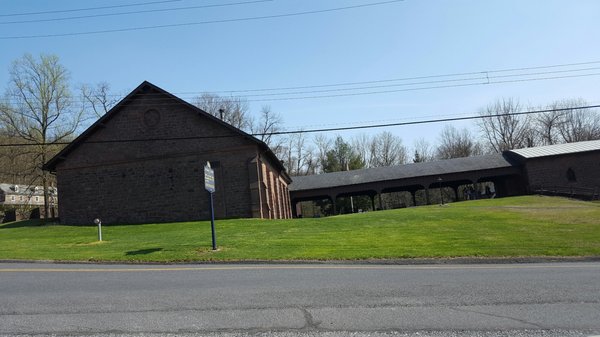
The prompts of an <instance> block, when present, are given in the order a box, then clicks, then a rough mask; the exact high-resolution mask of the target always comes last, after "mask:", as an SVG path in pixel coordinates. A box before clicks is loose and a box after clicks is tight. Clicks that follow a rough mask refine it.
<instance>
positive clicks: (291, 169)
mask: <svg viewBox="0 0 600 337" xmlns="http://www.w3.org/2000/svg"><path fill="white" fill-rule="evenodd" d="M285 140H286V142H285V145H284V146H282V148H283V151H282V155H281V158H284V165H285V168H286V171H287V172H288V173H289V174H290V175H292V176H301V175H309V174H315V173H316V170H317V161H318V160H317V158H316V156H315V150H314V148H313V147H309V146H307V144H306V136H305V135H304V134H303V133H297V134H292V135H290V136H288V137H286V139H285Z"/></svg>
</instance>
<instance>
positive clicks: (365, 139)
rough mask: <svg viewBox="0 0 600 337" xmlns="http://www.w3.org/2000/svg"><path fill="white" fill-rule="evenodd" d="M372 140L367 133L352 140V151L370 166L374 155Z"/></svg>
mask: <svg viewBox="0 0 600 337" xmlns="http://www.w3.org/2000/svg"><path fill="white" fill-rule="evenodd" d="M372 141H373V140H372V138H371V137H369V136H368V135H367V134H365V133H361V134H358V135H356V136H354V137H352V139H351V140H350V144H351V145H352V149H353V150H354V151H355V152H356V153H357V154H358V155H359V156H360V157H361V158H362V160H363V161H364V162H365V163H366V164H367V166H369V163H370V162H371V157H372V155H373V153H372V152H371V142H372Z"/></svg>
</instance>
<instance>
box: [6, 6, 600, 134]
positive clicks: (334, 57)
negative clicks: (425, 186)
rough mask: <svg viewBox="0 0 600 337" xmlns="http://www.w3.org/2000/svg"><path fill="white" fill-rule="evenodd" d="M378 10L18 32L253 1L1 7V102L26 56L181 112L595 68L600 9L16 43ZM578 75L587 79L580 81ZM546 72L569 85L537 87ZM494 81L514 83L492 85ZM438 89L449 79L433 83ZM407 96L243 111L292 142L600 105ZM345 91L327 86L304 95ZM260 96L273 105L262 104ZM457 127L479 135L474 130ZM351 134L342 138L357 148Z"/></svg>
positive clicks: (279, 9)
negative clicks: (354, 128)
mask: <svg viewBox="0 0 600 337" xmlns="http://www.w3.org/2000/svg"><path fill="white" fill-rule="evenodd" d="M154 1H156V0H154ZM382 1H383V0H322V1H316V0H303V1H300V0H273V1H262V2H252V3H246V4H238V5H231V6H223V7H213V8H201V9H187V10H177V11H166V12H154V13H139V14H134V15H119V16H107V17H95V18H84V19H77V20H65V21H51V22H36V23H27V24H6V23H5V22H8V21H18V20H36V19H37V20H39V19H51V18H62V17H69V16H82V15H91V14H104V13H106V14H108V13H116V12H129V11H144V10H152V9H168V8H179V7H191V6H202V5H212V4H221V5H223V4H231V3H236V2H249V0H246V1H244V0H212V1H209V0H180V1H171V2H164V3H155V4H153V5H144V6H132V7H122V8H112V9H104V10H95V11H81V12H68V13H54V14H44V15H27V16H7V15H9V14H16V13H26V12H41V11H51V10H67V9H79V8H89V7H100V6H112V5H124V4H139V3H147V2H151V1H148V0H127V1H112V0H104V1H85V2H82V1H70V0H57V1H42V0H22V1H12V0H11V1H9V0H0V91H2V92H3V91H4V88H5V87H6V83H7V82H8V68H9V66H10V64H11V61H12V60H14V59H16V58H19V57H20V56H22V55H23V54H24V53H32V54H34V55H35V54H39V53H49V54H56V55H58V56H59V57H60V59H61V62H62V64H63V65H64V66H65V67H67V68H68V69H69V70H70V72H71V77H72V81H73V83H74V84H78V83H96V82H100V81H106V82H108V83H110V85H111V87H112V89H113V91H115V92H124V93H126V92H128V91H130V90H131V89H133V88H135V87H136V86H137V85H139V83H141V82H142V81H144V80H148V81H150V82H152V83H154V84H156V85H158V86H160V87H162V88H163V89H165V90H167V91H169V92H172V93H174V94H176V95H177V96H180V97H182V98H184V99H189V98H191V97H192V96H194V93H200V92H204V91H227V90H242V89H260V88H282V87H296V86H318V85H327V84H339V83H348V82H373V81H382V80H388V79H398V78H410V77H421V76H429V75H441V74H454V73H468V72H484V71H494V70H501V69H509V68H525V67H539V66H548V65H558V64H573V63H581V62H594V61H600V44H599V43H598V37H599V36H600V23H599V22H600V20H599V19H600V1H594V0H590V1H584V0H581V1H566V0H565V1H558V0H554V1H552V0H543V1H535V0H530V1H521V0H498V1H495V0H488V1H475V0H473V1H466V0H454V1H448V0H444V1H442V0H405V1H400V2H393V3H387V4H379V5H373V6H366V7H359V8H354V9H346V10H338V11H329V12H323V13H315V14H307V15H297V16H287V17H280V18H272V19H260V20H248V21H234V22H222V23H213V24H201V25H189V26H180V27H169V28H160V29H148V30H136V31H124V32H119V33H102V34H90V35H77V36H59V37H48V38H27V39H21V38H7V37H22V36H31V35H46V34H65V33H79V32H88V31H99V30H112V29H121V28H134V27H144V26H157V25H171V24H182V23H197V22H203V21H214V20H230V19H238V18H250V17H259V16H260V17H262V16H270V15H280V14H289V13H300V12H306V11H318V10H324V9H333V8H340V7H349V6H356V5H364V4H374V3H378V2H382ZM3 23H4V24H3ZM593 68H596V69H593ZM576 69H579V70H578V71H574V70H576ZM583 69H586V70H583ZM549 71H565V72H563V73H552V74H539V73H542V72H549ZM522 73H535V74H534V75H528V76H525V77H522V76H521V75H519V74H522ZM596 73H598V74H600V63H595V64H593V63H592V64H587V65H581V66H570V67H563V68H546V69H539V70H530V71H524V72H521V73H517V75H519V76H515V77H507V78H502V79H498V80H505V79H539V78H544V77H554V76H561V75H575V74H587V75H590V74H596ZM490 74H491V75H492V76H494V75H507V74H513V75H514V74H515V73H514V72H513V73H487V74H485V75H487V76H490ZM485 75H477V76H485ZM451 78H452V79H456V78H457V77H451ZM461 78H462V77H461ZM441 79H448V78H433V79H430V80H441ZM418 81H427V80H418ZM408 82H411V83H412V82H415V80H413V81H408ZM480 82H481V83H484V82H486V80H485V79H478V80H473V81H470V82H445V83H443V84H442V85H447V84H452V83H472V84H475V83H480ZM492 82H493V81H492ZM402 83H407V81H405V82H402V81H396V82H389V81H388V82H378V83H369V84H364V85H360V86H368V87H373V86H381V87H380V88H368V89H361V90H355V91H332V92H322V91H321V92H317V93H307V94H301V95H297V96H315V95H316V96H323V95H330V94H341V93H364V92H373V91H391V90H396V91H395V92H388V93H378V94H367V95H362V94H360V95H353V96H339V97H329V98H318V99H297V100H279V101H269V100H268V99H271V98H274V97H288V98H289V97H296V96H295V95H280V96H266V97H265V96H262V97H259V96H252V97H249V98H248V99H249V100H250V101H251V109H252V111H254V112H256V113H258V111H259V110H260V108H261V106H262V105H265V104H268V105H270V106H271V108H272V110H273V111H277V112H279V113H280V114H281V115H282V117H283V119H284V122H285V126H286V128H288V129H298V128H307V127H313V126H333V125H336V126H349V125H357V124H367V123H371V122H374V121H377V122H394V121H401V120H416V119H419V118H424V117H435V116H447V115H457V114H465V113H467V114H471V113H475V112H477V111H478V110H479V109H480V108H482V107H484V106H485V105H487V104H489V103H491V102H493V101H494V100H496V99H499V98H504V97H513V98H518V99H519V100H520V101H521V103H522V104H524V105H536V106H537V105H544V104H547V103H550V102H552V101H554V100H559V99H566V98H583V99H585V100H587V101H588V102H589V103H596V104H597V103H600V98H599V97H598V90H599V88H600V86H599V83H600V75H593V76H585V77H571V78H564V79H554V80H536V81H524V82H514V83H503V84H481V85H470V86H462V87H452V88H437V89H426V90H410V91H398V90H400V89H403V88H420V87H427V86H437V85H440V84H422V85H411V86H404V87H402V86H394V87H392V86H390V85H392V84H394V85H397V84H402ZM384 85H387V86H385V87H383V86H384ZM354 87H357V86H354ZM346 88H348V87H319V88H312V89H303V90H300V91H317V90H325V89H346ZM289 91H290V90H283V91H278V92H269V93H281V92H283V93H286V92H289ZM264 93H267V92H262V93H260V94H264ZM254 94H257V93H254ZM265 99H267V100H265ZM456 125H457V126H459V127H462V126H469V127H471V128H472V129H473V130H475V127H474V125H473V123H470V122H463V123H461V124H456ZM442 126H443V125H442V124H429V125H421V126H411V127H394V128H389V131H391V132H393V133H395V134H397V135H399V136H401V137H402V138H403V139H404V142H405V144H407V145H409V146H410V145H412V143H413V141H414V139H416V138H419V137H425V138H426V139H428V140H430V141H431V142H434V141H435V139H436V138H437V134H438V132H439V130H440V129H441V127H442ZM380 130H381V129H372V130H365V131H362V132H366V133H373V132H379V131H380ZM355 133H356V132H354V133H351V132H344V133H340V134H341V135H343V136H351V135H354V134H355Z"/></svg>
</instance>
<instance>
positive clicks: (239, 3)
mask: <svg viewBox="0 0 600 337" xmlns="http://www.w3.org/2000/svg"><path fill="white" fill-rule="evenodd" d="M271 1H273V0H254V1H242V2H232V3H224V4H212V5H201V6H187V7H176V8H162V9H148V10H142V11H130V12H120V13H106V14H91V15H80V16H70V17H65V18H52V19H36V20H22V21H6V22H0V25H9V24H22V23H38V22H53V21H65V20H77V19H89V18H98V17H107V16H119V15H131V14H144V13H156V12H171V11H181V10H189V9H201V8H214V7H227V6H237V5H248V4H255V3H260V2H271Z"/></svg>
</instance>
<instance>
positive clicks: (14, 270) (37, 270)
mask: <svg viewBox="0 0 600 337" xmlns="http://www.w3.org/2000/svg"><path fill="white" fill-rule="evenodd" d="M543 268H546V269H576V268H600V264H586V265H550V266H548V265H543V266H542V265H510V266H509V265H506V266H497V265H496V266H481V265H479V266H473V265H471V266H468V265H462V266H457V265H455V266H431V265H430V266H406V265H403V266H398V265H378V266H365V265H355V266H351V265H345V266H320V265H287V266H269V265H264V266H202V267H145V268H0V273H102V272H104V273H123V272H152V271H211V270H286V269H321V270H336V269H338V270H340V269H341V270H386V269H387V270H468V269H491V270H496V269H543Z"/></svg>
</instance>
